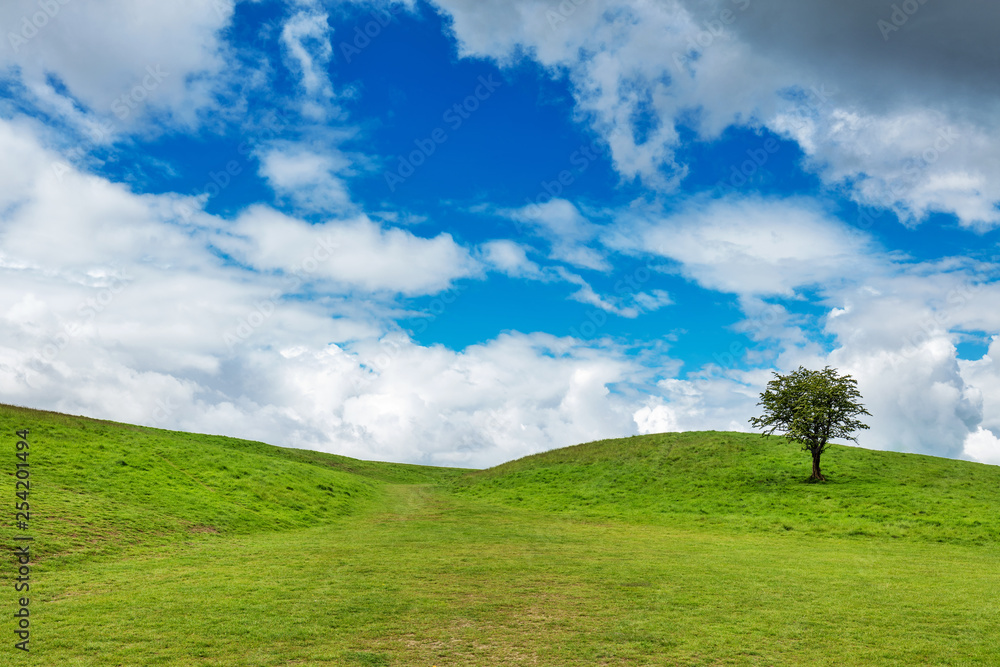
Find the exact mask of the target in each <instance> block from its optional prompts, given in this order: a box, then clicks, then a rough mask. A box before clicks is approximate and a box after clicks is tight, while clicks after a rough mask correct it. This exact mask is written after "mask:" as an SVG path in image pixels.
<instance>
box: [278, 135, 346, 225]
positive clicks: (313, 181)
mask: <svg viewBox="0 0 1000 667" xmlns="http://www.w3.org/2000/svg"><path fill="white" fill-rule="evenodd" d="M350 171H351V162H350V160H348V158H347V157H346V156H344V155H343V154H342V153H340V152H339V151H335V150H331V151H328V152H326V153H324V154H319V153H315V152H313V151H311V150H308V149H305V148H302V147H301V146H281V147H269V148H268V149H267V150H265V151H263V152H262V154H261V156H260V174H261V176H263V177H264V178H266V179H267V182H268V183H269V184H270V185H271V187H272V188H274V190H275V192H276V193H277V194H279V195H281V196H284V197H288V198H289V199H291V200H292V201H293V202H294V203H295V204H296V205H297V206H298V207H300V208H303V209H306V210H310V211H324V212H329V213H338V212H343V211H346V210H349V209H350V208H351V207H352V204H351V194H350V192H349V191H348V188H347V184H346V183H345V182H344V180H343V179H342V178H340V176H338V174H341V173H344V172H350Z"/></svg>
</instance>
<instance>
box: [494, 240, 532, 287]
mask: <svg viewBox="0 0 1000 667" xmlns="http://www.w3.org/2000/svg"><path fill="white" fill-rule="evenodd" d="M479 250H480V253H481V255H482V260H483V262H484V263H485V264H487V265H488V266H490V267H492V268H494V269H496V270H498V271H501V272H502V273H505V274H507V275H508V276H510V277H512V278H534V279H540V278H542V270H541V268H539V266H538V265H537V264H536V263H535V262H533V261H531V260H530V259H528V253H527V248H526V246H524V245H523V244H520V243H516V242H514V241H510V240H507V239H496V240H493V241H487V242H486V243H483V244H482V245H481V246H480V247H479Z"/></svg>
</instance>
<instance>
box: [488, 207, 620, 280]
mask: <svg viewBox="0 0 1000 667" xmlns="http://www.w3.org/2000/svg"><path fill="white" fill-rule="evenodd" d="M503 213H504V214H505V215H507V216H508V217H510V218H511V219H512V220H515V221H516V222H519V223H526V224H527V225H530V227H529V229H532V230H534V231H536V232H537V233H538V234H539V235H540V236H542V237H543V238H545V239H546V240H547V241H549V243H550V244H551V246H552V250H551V253H550V254H549V257H550V258H551V259H555V260H558V261H562V262H566V263H567V264H570V265H572V266H576V267H579V268H582V269H592V270H595V271H608V270H609V269H610V268H611V264H610V263H609V262H608V261H607V259H606V258H605V257H604V256H603V255H602V254H601V253H600V252H599V251H597V250H596V249H594V248H593V247H590V246H589V245H588V243H590V242H591V241H593V240H594V239H595V238H596V237H597V235H598V233H599V232H600V227H598V226H597V225H595V224H594V223H592V222H590V221H589V220H587V219H586V218H585V217H584V216H583V214H582V213H580V210H579V209H578V208H577V207H576V206H575V205H574V204H573V203H572V202H569V201H567V200H565V199H552V200H549V201H547V202H545V203H544V204H529V205H528V206H524V207H522V208H519V209H515V210H508V211H503Z"/></svg>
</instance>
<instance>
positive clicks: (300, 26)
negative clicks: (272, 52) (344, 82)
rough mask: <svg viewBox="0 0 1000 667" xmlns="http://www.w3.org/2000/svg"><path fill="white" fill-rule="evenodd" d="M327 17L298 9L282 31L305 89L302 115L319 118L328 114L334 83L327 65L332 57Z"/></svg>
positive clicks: (320, 119)
mask: <svg viewBox="0 0 1000 667" xmlns="http://www.w3.org/2000/svg"><path fill="white" fill-rule="evenodd" d="M327 18H328V16H327V15H326V14H323V13H319V12H316V11H314V10H306V11H300V12H297V13H296V14H295V15H293V16H292V17H291V18H289V19H288V21H286V22H285V25H284V26H283V27H282V30H281V42H282V44H283V45H284V47H285V50H286V53H287V62H288V63H289V67H290V69H291V70H292V71H293V72H294V73H295V74H296V75H297V76H298V77H299V82H300V83H301V85H302V88H303V90H304V92H305V98H304V100H303V101H302V115H303V116H305V117H306V118H311V119H313V120H316V121H322V120H323V119H325V118H326V116H327V107H328V105H329V103H330V101H331V100H332V98H333V85H332V84H331V83H330V77H329V76H328V75H327V73H326V67H327V65H328V64H329V62H330V58H331V57H332V56H333V47H332V46H331V44H330V26H329V24H328V23H327Z"/></svg>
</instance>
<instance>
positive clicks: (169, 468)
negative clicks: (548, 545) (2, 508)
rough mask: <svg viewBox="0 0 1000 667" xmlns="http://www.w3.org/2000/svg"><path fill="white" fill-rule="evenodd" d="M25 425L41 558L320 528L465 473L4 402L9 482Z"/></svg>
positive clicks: (0, 419) (1, 426)
mask: <svg viewBox="0 0 1000 667" xmlns="http://www.w3.org/2000/svg"><path fill="white" fill-rule="evenodd" d="M21 428H29V430H30V435H29V443H30V444H31V445H32V447H31V449H30V450H29V451H30V456H29V463H30V465H31V485H32V488H31V496H32V500H34V501H36V507H37V508H38V509H36V510H35V514H34V517H35V518H34V520H33V521H32V527H33V528H34V529H35V530H37V531H39V532H41V533H43V534H44V535H45V537H46V539H45V540H44V542H42V543H41V544H40V545H39V548H38V558H40V559H46V558H52V557H61V558H67V557H70V558H71V557H74V556H77V557H78V556H84V555H93V554H115V553H118V552H120V551H121V550H122V549H123V548H124V547H127V546H131V545H151V544H158V543H167V542H173V541H177V540H183V539H187V538H189V537H190V536H191V535H192V534H198V533H218V534H223V535H239V534H257V533H263V532H271V531H283V530H290V529H294V528H305V527H310V526H316V525H322V524H325V523H330V522H332V521H335V520H337V519H338V518H342V517H347V516H352V515H356V514H358V513H359V512H362V511H364V510H365V509H366V508H369V507H371V506H372V504H373V503H376V502H377V500H378V498H379V496H380V495H384V493H385V491H384V488H383V487H384V486H385V484H386V483H411V484H419V483H432V482H437V481H440V480H443V479H447V478H448V477H451V476H455V475H458V474H462V472H463V471H461V470H455V469H446V468H430V467H426V466H413V465H405V464H396V463H374V462H370V461H359V460H357V459H351V458H347V457H343V456H335V455H332V454H323V453H320V452H312V451H308V450H301V449H288V448H282V447H274V446H271V445H265V444H263V443H259V442H250V441H246V440H238V439H235V438H227V437H221V436H209V435H193V434H189V433H180V432H173V431H164V430H160V429H153V428H144V427H140V426H131V425H128V424H118V423H115V422H109V421H101V420H96V419H89V418H85V417H72V416H68V415H62V414H59V413H54V412H42V411H37V410H29V409H26V408H18V407H13V406H8V405H0V433H2V434H4V435H5V437H6V438H7V440H8V442H7V443H2V442H0V451H4V450H9V452H10V453H9V455H8V458H9V461H8V462H7V463H9V465H6V466H4V467H5V468H6V470H5V471H4V472H5V474H6V476H7V477H8V479H10V478H12V477H13V469H14V463H15V461H14V444H15V442H16V440H17V438H16V437H15V436H14V431H15V430H18V429H21ZM3 464H4V462H3V461H2V460H0V465H3ZM8 496H9V497H11V498H13V490H11V491H10V492H9V493H8ZM7 529H8V531H10V528H9V527H7Z"/></svg>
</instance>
